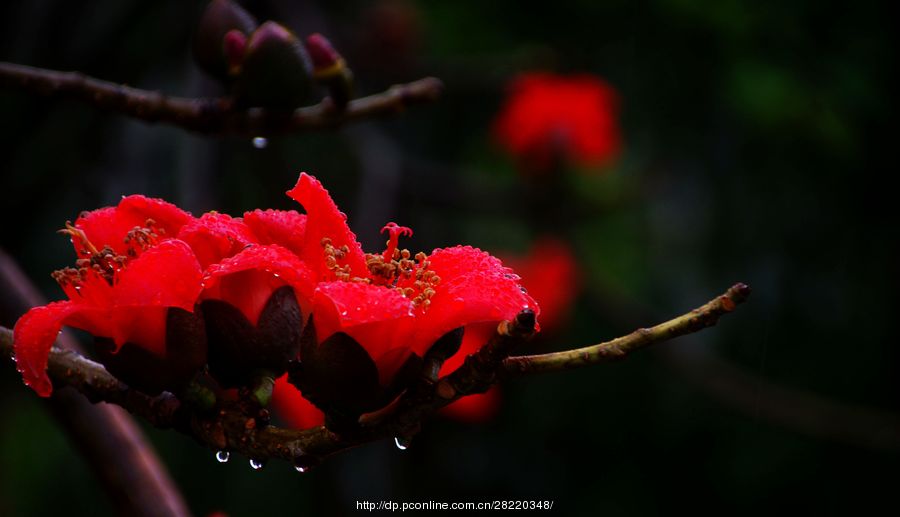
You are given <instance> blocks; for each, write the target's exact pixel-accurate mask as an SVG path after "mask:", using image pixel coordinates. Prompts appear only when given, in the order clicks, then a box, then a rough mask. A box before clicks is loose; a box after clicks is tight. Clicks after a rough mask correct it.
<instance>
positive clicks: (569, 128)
mask: <svg viewBox="0 0 900 517" xmlns="http://www.w3.org/2000/svg"><path fill="white" fill-rule="evenodd" d="M617 111H618V96H617V95H616V92H615V90H614V89H613V88H612V87H611V86H610V85H609V84H607V83H606V82H605V81H603V80H601V79H600V78H597V77H594V76H591V75H573V76H568V77H566V76H558V75H553V74H549V73H530V74H525V75H522V76H520V77H519V78H517V79H515V80H514V81H513V82H512V84H511V86H510V93H509V97H508V98H507V100H506V103H505V105H504V107H503V108H502V110H501V111H500V114H499V115H498V116H497V119H496V121H495V123H494V135H495V137H496V139H497V141H498V142H499V143H500V144H501V145H502V146H503V147H504V148H505V149H506V151H507V152H509V153H510V154H511V155H513V156H514V157H516V158H518V159H520V160H522V161H523V163H526V164H528V165H529V167H531V168H535V169H538V170H546V169H547V168H549V167H552V166H553V165H554V162H555V160H557V159H559V158H562V159H565V160H567V161H571V162H573V163H575V164H580V165H588V166H600V165H604V164H606V163H608V162H609V161H610V160H612V159H613V158H615V157H616V156H617V155H618V154H619V150H620V147H621V143H620V137H619V128H618V123H617V120H616V118H617Z"/></svg>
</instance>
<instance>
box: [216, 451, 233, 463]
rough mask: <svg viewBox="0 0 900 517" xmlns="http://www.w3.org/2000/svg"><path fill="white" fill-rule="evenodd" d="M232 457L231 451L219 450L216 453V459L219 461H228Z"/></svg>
mask: <svg viewBox="0 0 900 517" xmlns="http://www.w3.org/2000/svg"><path fill="white" fill-rule="evenodd" d="M230 457H231V453H230V452H228V451H219V452H217V453H216V461H218V462H219V463H228V458H230Z"/></svg>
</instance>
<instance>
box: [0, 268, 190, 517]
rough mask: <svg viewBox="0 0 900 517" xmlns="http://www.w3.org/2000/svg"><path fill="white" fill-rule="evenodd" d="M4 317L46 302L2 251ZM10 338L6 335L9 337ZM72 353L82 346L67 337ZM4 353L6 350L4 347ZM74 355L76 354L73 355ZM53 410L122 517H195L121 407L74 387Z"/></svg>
mask: <svg viewBox="0 0 900 517" xmlns="http://www.w3.org/2000/svg"><path fill="white" fill-rule="evenodd" d="M0 292H3V293H4V294H5V296H4V297H3V299H2V300H0V319H3V320H10V321H12V320H14V319H15V318H17V317H18V316H19V315H21V314H22V313H23V312H25V311H26V310H28V309H29V308H30V307H33V306H36V305H41V304H43V303H46V302H45V301H44V300H42V299H41V296H40V294H39V293H38V291H37V289H36V288H35V287H34V286H33V285H32V284H31V282H30V281H29V280H28V278H27V277H26V276H25V274H24V273H23V272H22V271H21V270H20V269H19V267H18V265H17V264H16V263H15V262H14V261H13V259H12V258H10V257H9V256H8V255H7V254H6V253H4V252H3V251H2V250H0ZM7 337H9V336H5V335H4V339H3V341H4V343H5V339H6V338H7ZM59 343H60V344H61V345H62V346H63V347H65V348H67V349H71V350H77V349H78V343H77V342H75V341H74V340H73V339H71V338H69V337H68V335H67V334H62V335H61V336H60V338H59ZM3 351H4V355H6V354H5V352H6V349H5V348H4V350H3ZM69 353H72V354H74V353H75V352H69ZM47 406H48V408H49V409H50V411H51V413H52V414H53V415H54V417H55V418H56V420H57V421H58V422H59V424H60V425H61V426H62V427H63V428H64V429H65V431H66V434H67V435H68V437H69V438H70V439H71V440H72V442H73V443H74V445H75V447H76V448H77V449H78V450H79V451H80V452H81V454H82V456H83V457H84V459H85V460H86V461H87V463H88V465H89V466H90V468H91V470H92V471H93V473H94V474H95V475H96V476H97V478H98V479H99V481H100V484H101V486H102V487H103V489H104V490H105V491H106V493H107V494H108V495H109V497H110V499H111V500H112V503H113V507H114V508H115V511H116V513H117V514H121V515H133V516H135V517H162V516H189V515H190V510H189V509H188V506H187V504H186V503H185V501H184V498H183V497H182V495H181V493H180V492H179V491H178V488H177V486H176V485H175V483H174V482H173V481H172V479H171V477H170V476H169V473H168V471H167V470H166V468H165V466H164V465H163V464H162V462H161V461H160V460H159V457H158V456H157V455H156V451H154V450H153V447H152V446H151V445H150V444H149V443H148V442H147V440H146V439H145V438H144V435H143V434H142V433H141V430H140V428H138V426H137V424H135V422H134V420H133V419H132V418H131V417H130V416H129V415H128V413H127V412H126V411H125V410H123V409H122V408H121V407H116V406H114V405H111V404H98V405H92V404H91V403H90V402H88V401H87V400H85V398H84V397H83V396H82V395H80V394H78V393H77V392H76V391H75V390H74V389H62V390H59V391H57V392H55V393H54V394H53V396H52V397H50V398H49V399H48V400H47Z"/></svg>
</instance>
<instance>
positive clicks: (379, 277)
mask: <svg viewBox="0 0 900 517" xmlns="http://www.w3.org/2000/svg"><path fill="white" fill-rule="evenodd" d="M321 244H322V248H323V249H324V254H325V266H326V267H327V268H328V269H330V270H331V271H334V274H335V277H336V278H337V279H338V280H342V281H345V282H362V283H366V284H371V283H374V284H376V285H383V286H385V287H393V288H395V289H397V290H398V291H399V292H400V294H402V295H403V296H405V297H406V298H409V300H410V302H411V303H412V305H413V307H416V308H418V307H423V308H427V307H428V306H429V305H431V297H432V296H434V292H435V291H434V288H435V287H436V286H437V285H438V284H439V283H440V281H441V277H439V276H438V275H437V273H435V272H434V271H430V270H429V269H428V267H429V266H430V265H431V262H430V261H429V260H428V255H426V254H424V253H422V252H419V253H416V255H415V257H413V256H412V253H410V251H409V250H408V249H395V250H394V255H393V257H391V260H389V261H388V260H385V259H384V256H383V255H380V254H377V253H366V267H368V269H369V275H370V276H369V277H368V278H361V277H355V276H351V274H350V266H349V265H344V266H341V265H340V264H339V263H338V261H339V260H342V259H343V258H344V257H345V256H346V255H347V253H349V248H348V247H347V246H346V245H344V246H341V247H340V248H336V247H334V244H332V242H331V239H329V238H328V237H325V238H323V239H322V241H321ZM388 245H390V241H388ZM401 279H404V280H409V279H413V284H412V286H411V287H400V286H399V285H398V284H399V283H400V280H401Z"/></svg>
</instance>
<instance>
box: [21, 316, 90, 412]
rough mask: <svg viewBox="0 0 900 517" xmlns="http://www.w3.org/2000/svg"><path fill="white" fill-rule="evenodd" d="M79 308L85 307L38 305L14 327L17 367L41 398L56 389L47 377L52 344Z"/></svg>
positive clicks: (27, 384) (26, 383) (28, 384)
mask: <svg viewBox="0 0 900 517" xmlns="http://www.w3.org/2000/svg"><path fill="white" fill-rule="evenodd" d="M79 310H82V308H80V307H78V305H76V304H75V303H73V302H71V301H63V302H53V303H51V304H49V305H45V306H43V307H35V308H33V309H31V310H29V311H28V312H26V313H25V314H24V315H23V316H22V317H21V318H19V321H17V322H16V326H15V328H14V329H13V347H14V349H15V353H16V368H17V369H18V370H19V373H21V374H22V380H24V381H25V385H26V386H30V387H31V389H33V390H34V391H36V392H37V394H38V395H40V396H42V397H49V396H50V394H51V393H52V392H53V384H51V383H50V377H48V376H47V358H48V357H49V355H50V347H52V346H53V342H54V341H56V336H58V335H59V331H60V329H61V328H62V326H63V323H64V322H65V320H66V319H67V318H68V317H69V316H71V315H72V314H73V313H75V312H77V311H79Z"/></svg>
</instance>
